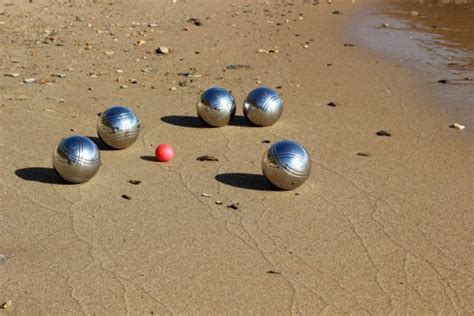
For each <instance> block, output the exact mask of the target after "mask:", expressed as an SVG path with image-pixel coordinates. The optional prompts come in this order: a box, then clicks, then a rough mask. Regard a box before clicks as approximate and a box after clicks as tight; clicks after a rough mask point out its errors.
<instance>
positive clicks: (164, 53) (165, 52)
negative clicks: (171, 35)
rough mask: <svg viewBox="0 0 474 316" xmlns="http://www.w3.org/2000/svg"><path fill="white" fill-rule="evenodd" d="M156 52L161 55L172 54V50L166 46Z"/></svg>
mask: <svg viewBox="0 0 474 316" xmlns="http://www.w3.org/2000/svg"><path fill="white" fill-rule="evenodd" d="M155 52H156V53H157V54H159V55H166V54H169V53H170V49H169V48H168V47H166V46H160V47H158V48H157V49H156V50H155Z"/></svg>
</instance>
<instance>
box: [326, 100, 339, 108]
mask: <svg viewBox="0 0 474 316" xmlns="http://www.w3.org/2000/svg"><path fill="white" fill-rule="evenodd" d="M326 105H327V106H332V107H336V106H337V103H336V102H334V101H331V102H329V103H327V104H326Z"/></svg>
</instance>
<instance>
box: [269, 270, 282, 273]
mask: <svg viewBox="0 0 474 316" xmlns="http://www.w3.org/2000/svg"><path fill="white" fill-rule="evenodd" d="M267 273H268V274H281V272H279V271H274V270H268V271H267Z"/></svg>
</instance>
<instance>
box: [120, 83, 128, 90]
mask: <svg viewBox="0 0 474 316" xmlns="http://www.w3.org/2000/svg"><path fill="white" fill-rule="evenodd" d="M120 88H121V89H127V88H128V86H127V85H126V84H123V85H121V86H120Z"/></svg>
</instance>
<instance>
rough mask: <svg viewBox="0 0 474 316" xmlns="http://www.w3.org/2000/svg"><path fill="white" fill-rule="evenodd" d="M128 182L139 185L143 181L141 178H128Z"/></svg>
mask: <svg viewBox="0 0 474 316" xmlns="http://www.w3.org/2000/svg"><path fill="white" fill-rule="evenodd" d="M128 183H130V184H133V185H139V184H140V183H142V182H141V181H140V180H133V179H130V180H128Z"/></svg>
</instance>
